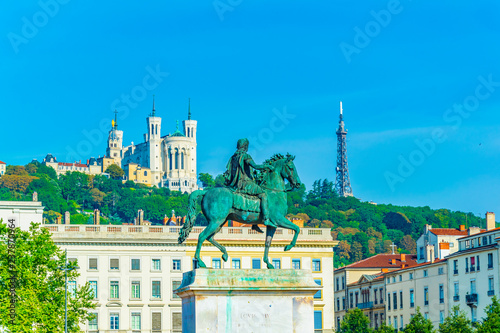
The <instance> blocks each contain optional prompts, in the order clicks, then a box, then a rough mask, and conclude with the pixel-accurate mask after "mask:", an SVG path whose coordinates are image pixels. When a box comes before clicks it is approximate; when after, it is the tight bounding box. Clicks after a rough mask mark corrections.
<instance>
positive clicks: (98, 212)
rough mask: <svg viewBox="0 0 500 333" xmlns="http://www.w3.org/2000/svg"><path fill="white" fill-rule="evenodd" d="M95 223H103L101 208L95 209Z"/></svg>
mask: <svg viewBox="0 0 500 333" xmlns="http://www.w3.org/2000/svg"><path fill="white" fill-rule="evenodd" d="M94 224H95V225H99V224H101V212H100V211H99V209H97V208H96V209H94Z"/></svg>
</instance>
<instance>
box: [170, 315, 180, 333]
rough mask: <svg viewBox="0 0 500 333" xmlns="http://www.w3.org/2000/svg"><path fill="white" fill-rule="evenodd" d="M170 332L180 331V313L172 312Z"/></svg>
mask: <svg viewBox="0 0 500 333" xmlns="http://www.w3.org/2000/svg"><path fill="white" fill-rule="evenodd" d="M172 332H174V333H181V332H182V313H181V312H173V313H172Z"/></svg>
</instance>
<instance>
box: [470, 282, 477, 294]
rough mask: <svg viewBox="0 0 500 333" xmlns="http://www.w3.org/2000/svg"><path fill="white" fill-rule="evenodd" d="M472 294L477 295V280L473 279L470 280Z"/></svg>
mask: <svg viewBox="0 0 500 333" xmlns="http://www.w3.org/2000/svg"><path fill="white" fill-rule="evenodd" d="M470 293H471V294H475V293H476V279H471V280H470Z"/></svg>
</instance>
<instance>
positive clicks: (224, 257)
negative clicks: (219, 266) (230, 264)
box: [222, 253, 228, 261]
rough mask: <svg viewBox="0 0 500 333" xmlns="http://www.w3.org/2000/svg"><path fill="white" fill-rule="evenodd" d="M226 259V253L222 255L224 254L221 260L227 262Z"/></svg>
mask: <svg viewBox="0 0 500 333" xmlns="http://www.w3.org/2000/svg"><path fill="white" fill-rule="evenodd" d="M227 258H228V255H227V253H224V254H223V255H222V260H224V261H227Z"/></svg>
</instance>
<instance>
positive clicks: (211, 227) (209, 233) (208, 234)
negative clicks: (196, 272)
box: [194, 221, 220, 268]
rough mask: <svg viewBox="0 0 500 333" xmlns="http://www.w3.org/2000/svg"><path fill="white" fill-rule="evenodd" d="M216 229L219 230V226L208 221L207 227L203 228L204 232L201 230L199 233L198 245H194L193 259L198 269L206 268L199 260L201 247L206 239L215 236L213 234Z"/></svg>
mask: <svg viewBox="0 0 500 333" xmlns="http://www.w3.org/2000/svg"><path fill="white" fill-rule="evenodd" d="M218 229H220V226H219V225H217V224H216V223H212V222H211V221H209V222H208V226H207V227H206V228H205V230H203V231H202V232H201V234H200V236H199V237H198V244H197V245H196V252H195V254H194V258H195V259H196V260H197V261H198V267H201V268H205V267H207V266H206V265H205V263H204V262H203V260H201V258H200V252H201V246H202V245H203V242H205V240H206V239H207V238H209V237H211V236H213V234H215V232H216V231H217V230H218ZM212 244H213V243H212Z"/></svg>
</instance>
